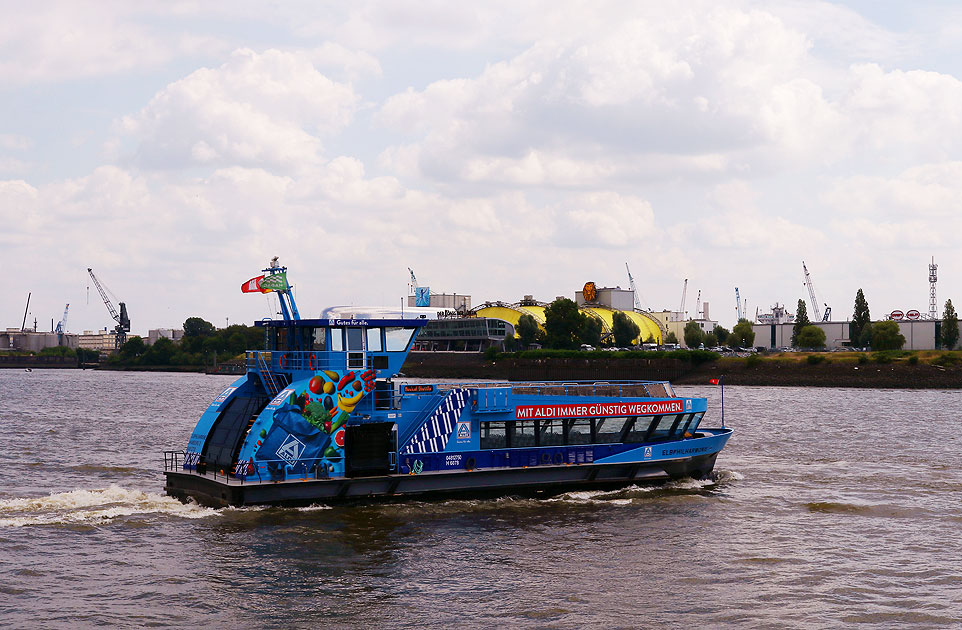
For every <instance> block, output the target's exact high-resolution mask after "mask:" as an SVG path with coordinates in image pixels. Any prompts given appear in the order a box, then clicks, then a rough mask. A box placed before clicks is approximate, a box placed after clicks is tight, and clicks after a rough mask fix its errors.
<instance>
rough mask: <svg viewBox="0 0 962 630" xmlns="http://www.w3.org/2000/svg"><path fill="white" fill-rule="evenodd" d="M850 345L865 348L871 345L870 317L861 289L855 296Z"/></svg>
mask: <svg viewBox="0 0 962 630" xmlns="http://www.w3.org/2000/svg"><path fill="white" fill-rule="evenodd" d="M851 331H852V338H851V340H850V341H851V343H852V345H856V346H859V347H862V348H864V347H867V346H870V345H872V316H871V315H870V314H869V311H868V301H867V300H866V299H865V294H864V293H862V289H859V290H858V293H856V294H855V312H854V313H852V327H851Z"/></svg>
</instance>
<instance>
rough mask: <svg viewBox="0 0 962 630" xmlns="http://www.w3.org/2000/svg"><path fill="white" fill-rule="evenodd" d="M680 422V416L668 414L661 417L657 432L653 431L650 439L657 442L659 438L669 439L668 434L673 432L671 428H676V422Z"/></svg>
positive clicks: (656, 428) (656, 427)
mask: <svg viewBox="0 0 962 630" xmlns="http://www.w3.org/2000/svg"><path fill="white" fill-rule="evenodd" d="M677 420H678V414H668V415H664V416H661V419H660V420H659V421H658V424H657V425H656V426H655V430H654V431H652V434H651V436H650V437H649V439H651V440H657V439H659V438H664V437H668V433H669V432H670V431H671V427H672V426H674V424H675V421H677Z"/></svg>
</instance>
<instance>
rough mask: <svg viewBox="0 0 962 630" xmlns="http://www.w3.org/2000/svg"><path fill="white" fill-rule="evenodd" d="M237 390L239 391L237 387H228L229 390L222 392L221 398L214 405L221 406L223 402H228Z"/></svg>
mask: <svg viewBox="0 0 962 630" xmlns="http://www.w3.org/2000/svg"><path fill="white" fill-rule="evenodd" d="M236 390H237V388H236V387H228V388H227V389H225V390H224V391H222V392H221V393H220V396H218V397H217V398H215V399H214V404H215V405H219V404H221V403H222V402H224V401H225V400H227V398H228V397H229V396H230V395H231V394H233V393H234V392H235V391H236Z"/></svg>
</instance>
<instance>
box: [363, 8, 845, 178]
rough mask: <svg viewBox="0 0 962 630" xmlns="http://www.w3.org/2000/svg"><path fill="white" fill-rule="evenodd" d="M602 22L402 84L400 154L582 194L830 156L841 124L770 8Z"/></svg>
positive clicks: (800, 41)
mask: <svg viewBox="0 0 962 630" xmlns="http://www.w3.org/2000/svg"><path fill="white" fill-rule="evenodd" d="M646 17H647V16H646ZM607 27H608V28H604V29H602V28H596V29H593V30H592V29H588V30H587V31H586V32H581V33H578V34H577V35H575V34H573V33H572V35H571V37H570V39H568V40H566V41H558V40H551V41H549V40H545V41H542V42H538V43H535V44H534V45H532V46H531V47H529V48H528V49H527V50H526V51H524V52H522V53H521V54H518V55H516V56H515V57H513V58H511V59H510V60H508V61H504V62H499V63H495V64H492V65H489V66H488V67H487V68H486V69H485V70H484V71H483V72H482V73H481V74H480V75H478V76H477V77H474V78H471V79H465V78H460V79H450V80H444V81H437V82H434V83H432V84H430V85H428V86H427V87H426V88H424V89H423V90H421V91H417V90H413V89H408V90H406V91H404V92H401V93H399V94H396V95H395V96H393V97H391V98H389V99H388V100H387V101H386V102H385V103H384V104H383V106H382V107H381V108H380V110H379V112H378V117H377V120H378V121H379V122H380V123H381V124H382V125H384V126H385V127H388V128H391V129H393V130H396V131H399V132H404V133H408V134H410V135H412V136H415V137H418V139H417V140H416V141H415V142H411V143H408V145H407V146H408V150H407V151H405V153H406V154H407V156H409V157H410V156H416V157H417V159H418V161H419V168H420V170H421V172H422V173H423V174H425V175H428V176H433V177H436V178H439V179H455V180H457V179H462V180H466V181H477V180H480V179H486V180H488V181H491V182H493V181H501V180H503V181H508V182H516V183H523V184H527V185H563V182H565V181H566V180H567V181H568V182H572V183H576V185H584V186H592V185H598V184H600V183H603V182H611V181H612V180H616V179H624V178H628V177H645V176H646V174H647V169H650V168H655V169H657V165H656V162H658V160H657V159H646V158H651V157H661V156H669V159H670V156H675V158H676V159H675V163H674V165H675V167H676V172H677V171H678V169H684V168H685V167H687V168H689V169H691V171H692V172H694V173H698V172H704V167H705V165H706V164H711V167H710V168H711V169H715V170H718V171H719V172H726V171H728V170H729V169H732V168H739V165H740V164H742V163H744V162H746V161H748V162H749V163H754V166H755V167H756V168H760V169H765V168H766V167H767V161H768V160H771V159H773V158H778V159H786V160H791V159H799V158H801V159H804V158H809V157H811V155H812V154H813V153H816V152H822V151H824V150H825V148H826V146H831V145H832V142H833V140H834V139H835V138H837V137H838V136H839V135H840V134H839V131H840V130H841V129H843V128H844V120H843V119H842V117H841V116H840V115H839V113H838V111H837V107H836V105H834V104H833V103H831V102H829V101H828V100H827V99H826V97H825V95H824V94H823V92H822V90H821V88H820V86H819V85H818V84H817V83H816V82H815V81H813V80H812V79H811V78H809V77H807V76H806V74H805V72H806V71H805V61H806V59H807V56H808V55H809V49H810V42H809V41H808V40H807V39H806V37H805V36H804V35H803V34H802V33H799V32H796V31H794V30H793V29H792V28H790V27H789V26H787V25H785V24H784V23H782V22H781V21H780V20H779V19H778V18H777V17H776V16H775V15H773V14H771V13H767V12H764V11H757V10H755V11H740V10H737V9H732V8H720V9H714V10H712V11H709V12H708V15H706V16H704V17H703V18H702V19H698V18H697V15H696V11H695V10H694V9H686V8H675V9H666V10H665V13H664V15H662V16H660V19H658V20H657V21H653V20H650V19H645V18H636V19H631V20H624V21H618V20H616V19H612V20H611V22H610V23H609V24H607ZM826 143H827V145H826ZM412 145H417V149H416V150H412V149H411V148H410V147H411V146H412ZM726 154H727V156H726ZM706 159H707V162H706ZM615 164H616V165H617V166H614V165H615ZM459 165H460V166H459ZM551 165H553V166H551Z"/></svg>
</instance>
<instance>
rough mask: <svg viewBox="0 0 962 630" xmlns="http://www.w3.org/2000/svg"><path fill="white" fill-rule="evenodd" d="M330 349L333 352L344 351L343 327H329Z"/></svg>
mask: <svg viewBox="0 0 962 630" xmlns="http://www.w3.org/2000/svg"><path fill="white" fill-rule="evenodd" d="M331 350H332V351H334V352H344V329H343V328H332V329H331Z"/></svg>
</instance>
